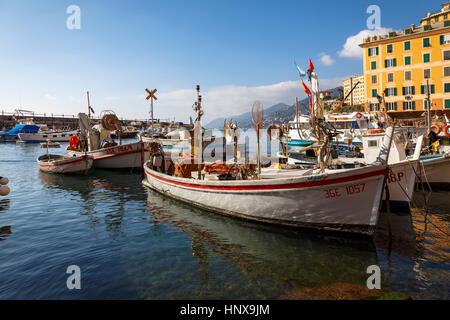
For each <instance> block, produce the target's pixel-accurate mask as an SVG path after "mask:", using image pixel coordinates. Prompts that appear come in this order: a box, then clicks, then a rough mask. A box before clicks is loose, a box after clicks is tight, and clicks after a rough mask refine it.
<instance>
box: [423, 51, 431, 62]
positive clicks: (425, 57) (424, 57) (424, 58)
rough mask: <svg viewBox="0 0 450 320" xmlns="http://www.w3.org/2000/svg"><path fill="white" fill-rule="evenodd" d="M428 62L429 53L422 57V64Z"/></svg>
mask: <svg viewBox="0 0 450 320" xmlns="http://www.w3.org/2000/svg"><path fill="white" fill-rule="evenodd" d="M428 62H430V54H429V53H425V54H424V55H423V63H428Z"/></svg>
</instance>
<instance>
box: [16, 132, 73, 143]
mask: <svg viewBox="0 0 450 320" xmlns="http://www.w3.org/2000/svg"><path fill="white" fill-rule="evenodd" d="M76 134H77V131H54V130H52V131H39V132H35V133H19V134H18V137H19V140H20V141H22V142H26V143H38V142H46V141H48V140H50V141H52V142H69V141H70V137H71V136H73V135H76Z"/></svg>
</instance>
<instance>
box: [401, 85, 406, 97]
mask: <svg viewBox="0 0 450 320" xmlns="http://www.w3.org/2000/svg"><path fill="white" fill-rule="evenodd" d="M402 96H406V88H405V87H402Z"/></svg>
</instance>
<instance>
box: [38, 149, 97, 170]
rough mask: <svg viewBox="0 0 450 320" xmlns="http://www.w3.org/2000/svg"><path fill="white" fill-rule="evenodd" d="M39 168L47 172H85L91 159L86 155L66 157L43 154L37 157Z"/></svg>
mask: <svg viewBox="0 0 450 320" xmlns="http://www.w3.org/2000/svg"><path fill="white" fill-rule="evenodd" d="M37 163H38V166H39V169H40V170H41V171H43V172H48V173H66V174H87V173H88V172H89V170H90V169H91V167H92V163H93V160H92V158H89V156H87V155H83V156H75V157H68V156H62V155H55V154H44V155H42V156H40V157H39V158H38V159H37Z"/></svg>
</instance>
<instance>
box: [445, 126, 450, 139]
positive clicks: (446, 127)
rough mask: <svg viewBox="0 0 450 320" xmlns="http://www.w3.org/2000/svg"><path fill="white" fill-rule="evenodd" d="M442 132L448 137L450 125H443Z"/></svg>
mask: <svg viewBox="0 0 450 320" xmlns="http://www.w3.org/2000/svg"><path fill="white" fill-rule="evenodd" d="M444 134H445V135H446V136H447V137H450V125H446V126H445V127H444Z"/></svg>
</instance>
